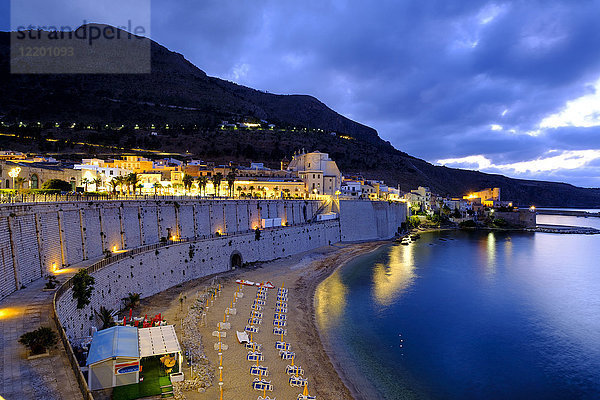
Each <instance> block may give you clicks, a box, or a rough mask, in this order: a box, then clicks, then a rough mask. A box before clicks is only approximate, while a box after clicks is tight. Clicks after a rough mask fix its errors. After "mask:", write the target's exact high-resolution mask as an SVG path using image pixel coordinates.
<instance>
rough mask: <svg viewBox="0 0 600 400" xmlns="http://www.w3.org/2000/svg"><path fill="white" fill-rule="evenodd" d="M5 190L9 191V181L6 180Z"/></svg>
mask: <svg viewBox="0 0 600 400" xmlns="http://www.w3.org/2000/svg"><path fill="white" fill-rule="evenodd" d="M6 188H7V189H10V181H9V180H8V179H7V180H6Z"/></svg>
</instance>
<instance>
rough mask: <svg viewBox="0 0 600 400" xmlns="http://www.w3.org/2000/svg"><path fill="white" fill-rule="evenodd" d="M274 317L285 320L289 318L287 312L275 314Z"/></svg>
mask: <svg viewBox="0 0 600 400" xmlns="http://www.w3.org/2000/svg"><path fill="white" fill-rule="evenodd" d="M273 319H278V320H280V321H285V320H286V319H287V315H285V314H275V315H273Z"/></svg>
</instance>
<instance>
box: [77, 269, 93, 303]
mask: <svg viewBox="0 0 600 400" xmlns="http://www.w3.org/2000/svg"><path fill="white" fill-rule="evenodd" d="M94 282H95V279H94V277H93V276H91V275H90V274H88V272H87V270H85V269H82V270H79V272H77V273H76V274H75V276H73V298H74V299H76V300H77V308H78V309H82V308H83V307H85V306H87V305H88V304H90V297H92V290H93V289H94Z"/></svg>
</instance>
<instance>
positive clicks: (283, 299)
mask: <svg viewBox="0 0 600 400" xmlns="http://www.w3.org/2000/svg"><path fill="white" fill-rule="evenodd" d="M277 301H288V297H287V294H286V295H278V296H277Z"/></svg>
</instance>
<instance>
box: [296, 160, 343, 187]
mask: <svg viewBox="0 0 600 400" xmlns="http://www.w3.org/2000/svg"><path fill="white" fill-rule="evenodd" d="M288 171H294V172H296V173H297V174H298V176H299V177H300V179H302V180H303V181H304V184H305V186H306V191H307V192H308V193H311V194H326V195H335V194H336V192H338V191H339V190H340V188H341V185H342V174H341V172H340V170H339V169H338V167H337V164H336V163H335V161H333V160H332V159H331V158H329V155H328V154H327V153H321V152H319V151H314V152H311V153H304V152H302V153H300V154H294V157H293V158H292V161H290V164H289V165H288Z"/></svg>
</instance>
